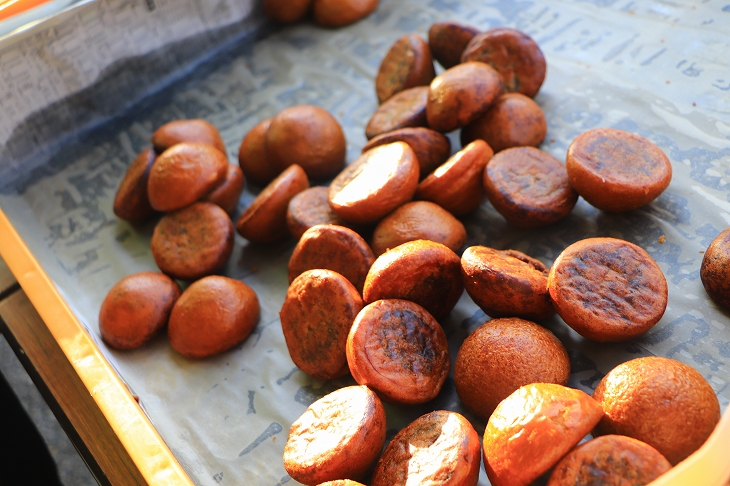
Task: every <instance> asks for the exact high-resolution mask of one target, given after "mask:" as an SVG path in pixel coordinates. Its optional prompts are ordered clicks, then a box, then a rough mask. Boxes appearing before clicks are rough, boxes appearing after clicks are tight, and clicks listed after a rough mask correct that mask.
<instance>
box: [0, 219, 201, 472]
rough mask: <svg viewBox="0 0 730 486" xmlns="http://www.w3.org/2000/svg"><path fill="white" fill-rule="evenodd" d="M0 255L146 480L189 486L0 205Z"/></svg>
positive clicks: (127, 390)
mask: <svg viewBox="0 0 730 486" xmlns="http://www.w3.org/2000/svg"><path fill="white" fill-rule="evenodd" d="M0 235H1V236H0V255H2V258H3V259H4V260H5V263H6V264H7V265H8V267H9V268H10V271H11V272H13V275H14V276H15V278H16V279H17V280H18V283H19V284H20V286H21V287H22V288H23V290H24V291H25V293H26V295H27V296H28V299H30V301H31V303H32V304H33V306H34V307H35V308H36V310H37V311H38V314H40V316H41V318H42V319H43V322H45V324H46V326H47V327H48V330H49V331H50V332H51V334H52V335H53V337H54V338H55V339H56V341H57V342H58V345H59V346H60V347H61V350H63V352H64V354H65V355H66V357H67V358H68V360H69V362H70V363H71V365H72V366H73V367H74V369H75V370H76V372H77V374H78V375H79V378H81V381H82V382H83V383H84V385H85V386H86V388H87V389H88V390H89V393H90V395H91V396H92V397H93V398H94V401H95V402H96V404H97V405H98V407H99V409H100V410H101V412H102V413H103V414H104V416H105V417H106V419H107V421H108V422H109V424H110V425H111V427H112V430H114V432H115V433H116V434H117V436H118V437H119V440H120V441H121V443H122V445H123V446H124V448H125V449H126V450H127V452H128V453H129V456H130V457H131V459H132V461H134V463H135V465H136V466H137V468H138V469H139V471H140V473H141V474H142V476H143V477H144V478H145V480H146V481H147V483H148V484H152V485H192V484H193V483H192V481H191V480H190V478H189V477H188V475H187V474H186V473H185V471H184V470H183V469H182V467H181V466H180V463H179V462H178V461H177V459H175V456H173V454H172V452H171V451H170V449H169V448H168V447H167V445H166V444H165V442H164V441H163V440H162V438H161V437H160V435H159V434H158V433H157V430H156V429H155V428H154V427H153V426H152V424H151V423H150V421H149V419H148V418H147V416H146V415H145V413H144V412H143V411H142V409H141V408H140V407H139V405H138V404H137V402H136V401H135V400H134V398H133V397H132V395H131V393H130V392H129V389H128V388H127V387H126V385H125V384H124V383H123V382H122V381H121V380H120V378H119V376H118V375H117V373H116V372H115V371H114V369H113V368H112V366H111V365H110V364H109V362H108V361H107V360H106V359H105V358H104V356H103V355H102V354H101V352H100V351H99V348H98V347H97V346H96V344H95V343H94V341H93V340H92V339H91V337H90V336H89V335H88V333H87V331H86V329H85V328H84V326H83V325H82V324H81V322H80V321H79V320H78V319H77V317H76V316H75V315H74V313H73V312H72V311H71V309H70V308H69V307H68V305H67V304H66V302H65V301H64V299H63V298H62V297H61V295H60V294H59V293H58V290H57V289H56V287H55V286H54V285H53V282H51V280H50V279H49V278H48V276H47V275H46V273H45V272H44V271H43V269H42V268H41V266H40V264H39V263H38V261H37V260H36V259H35V257H34V256H33V254H32V253H31V251H30V250H29V249H28V247H27V246H26V245H25V243H24V242H23V240H22V238H21V237H20V235H19V234H18V232H17V231H16V230H15V228H14V227H13V225H12V224H11V223H10V220H8V218H7V216H6V215H5V213H4V212H3V211H2V209H0Z"/></svg>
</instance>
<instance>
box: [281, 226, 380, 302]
mask: <svg viewBox="0 0 730 486" xmlns="http://www.w3.org/2000/svg"><path fill="white" fill-rule="evenodd" d="M374 261H375V255H373V251H372V250H371V249H370V247H369V246H368V244H367V243H366V242H365V240H363V239H362V237H361V236H360V235H358V234H357V233H355V232H354V231H352V230H351V229H349V228H345V227H343V226H337V225H334V224H319V225H316V226H312V227H311V228H309V229H308V230H307V231H305V232H304V234H303V235H302V237H301V238H300V239H299V243H297V246H296V247H295V248H294V252H293V253H292V256H291V258H290V259H289V282H290V283H291V282H293V281H294V279H295V278H296V277H297V276H298V275H300V274H301V273H302V272H304V271H305V270H311V269H315V268H326V269H328V270H333V271H335V272H337V273H339V274H340V275H342V276H343V277H345V278H346V279H347V280H349V281H350V283H352V285H354V286H355V288H356V289H357V290H358V292H362V288H363V285H364V284H365V278H366V277H367V274H368V270H370V266H371V265H372V264H373V262H374Z"/></svg>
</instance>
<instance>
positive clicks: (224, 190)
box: [203, 164, 245, 214]
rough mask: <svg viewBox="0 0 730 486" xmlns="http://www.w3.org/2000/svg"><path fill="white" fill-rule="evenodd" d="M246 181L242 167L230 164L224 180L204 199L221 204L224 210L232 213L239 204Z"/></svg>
mask: <svg viewBox="0 0 730 486" xmlns="http://www.w3.org/2000/svg"><path fill="white" fill-rule="evenodd" d="M244 183H245V181H244V179H243V171H241V168H240V167H239V166H237V165H231V164H228V170H227V171H226V176H225V178H224V179H223V182H221V183H220V184H219V185H217V186H216V187H215V188H213V190H212V191H210V192H209V193H208V195H207V196H205V197H204V198H203V200H204V201H209V202H212V203H213V204H216V205H218V206H220V207H221V209H223V211H225V212H227V213H228V214H230V213H232V212H233V210H234V209H236V206H237V205H238V200H239V199H240V197H241V192H243V185H244Z"/></svg>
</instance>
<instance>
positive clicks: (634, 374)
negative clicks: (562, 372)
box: [593, 356, 720, 465]
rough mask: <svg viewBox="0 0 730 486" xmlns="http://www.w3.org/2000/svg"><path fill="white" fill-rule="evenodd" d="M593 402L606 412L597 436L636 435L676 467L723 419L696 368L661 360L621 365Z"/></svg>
mask: <svg viewBox="0 0 730 486" xmlns="http://www.w3.org/2000/svg"><path fill="white" fill-rule="evenodd" d="M593 398H594V399H596V401H598V403H599V404H600V405H601V407H603V411H604V414H605V415H604V417H603V419H602V420H601V422H600V423H599V424H598V426H597V427H596V430H595V431H594V434H595V435H606V434H620V435H626V436H629V437H633V438H635V439H638V440H640V441H643V442H646V443H647V444H649V445H650V446H652V447H654V448H655V449H656V450H658V451H659V452H660V453H661V454H662V455H663V456H664V457H666V458H667V460H669V462H670V463H672V464H673V465H675V464H677V463H679V462H680V461H681V460H683V459H684V458H686V457H687V456H689V455H690V454H691V453H692V452H694V451H696V450H697V449H698V448H699V447H700V446H701V445H702V444H703V443H704V442H705V440H707V438H708V437H709V436H710V434H711V433H712V431H713V429H714V428H715V425H717V422H719V420H720V403H719V402H718V399H717V395H716V394H715V392H714V390H713V389H712V387H711V386H710V384H709V383H708V382H707V380H705V378H704V377H703V376H702V375H701V374H700V373H699V372H698V371H697V370H695V369H694V368H692V367H691V366H689V365H686V364H684V363H680V362H679V361H676V360H673V359H669V358H663V357H659V356H651V357H646V358H638V359H633V360H631V361H627V362H625V363H622V364H620V365H618V366H617V367H615V368H614V369H613V370H611V371H610V372H609V373H608V374H607V375H606V376H605V377H604V378H603V379H602V380H601V381H600V382H599V383H598V386H596V389H595V391H594V392H593Z"/></svg>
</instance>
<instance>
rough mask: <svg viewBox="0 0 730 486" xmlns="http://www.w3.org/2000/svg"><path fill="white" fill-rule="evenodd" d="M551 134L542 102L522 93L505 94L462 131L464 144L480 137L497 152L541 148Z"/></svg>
mask: <svg viewBox="0 0 730 486" xmlns="http://www.w3.org/2000/svg"><path fill="white" fill-rule="evenodd" d="M546 134H547V120H546V119H545V113H543V111H542V108H540V105H538V104H537V103H535V101H534V100H533V99H532V98H530V97H528V96H525V95H523V94H521V93H505V94H503V95H501V96H500V97H499V98H497V99H496V100H495V101H494V103H493V104H492V105H491V106H490V107H489V109H488V110H487V111H486V113H484V115H483V116H481V117H480V118H477V119H476V120H474V121H473V122H472V123H470V124H469V125H467V126H465V127H464V129H463V130H462V131H461V144H462V145H466V144H468V143H469V142H472V141H474V140H476V139H478V138H480V139H482V140H484V141H485V142H487V143H488V144H489V146H490V147H492V150H494V151H495V152H501V151H502V150H505V149H508V148H510V147H526V146H531V147H538V146H540V144H541V143H542V141H543V140H544V139H545V135H546Z"/></svg>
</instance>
